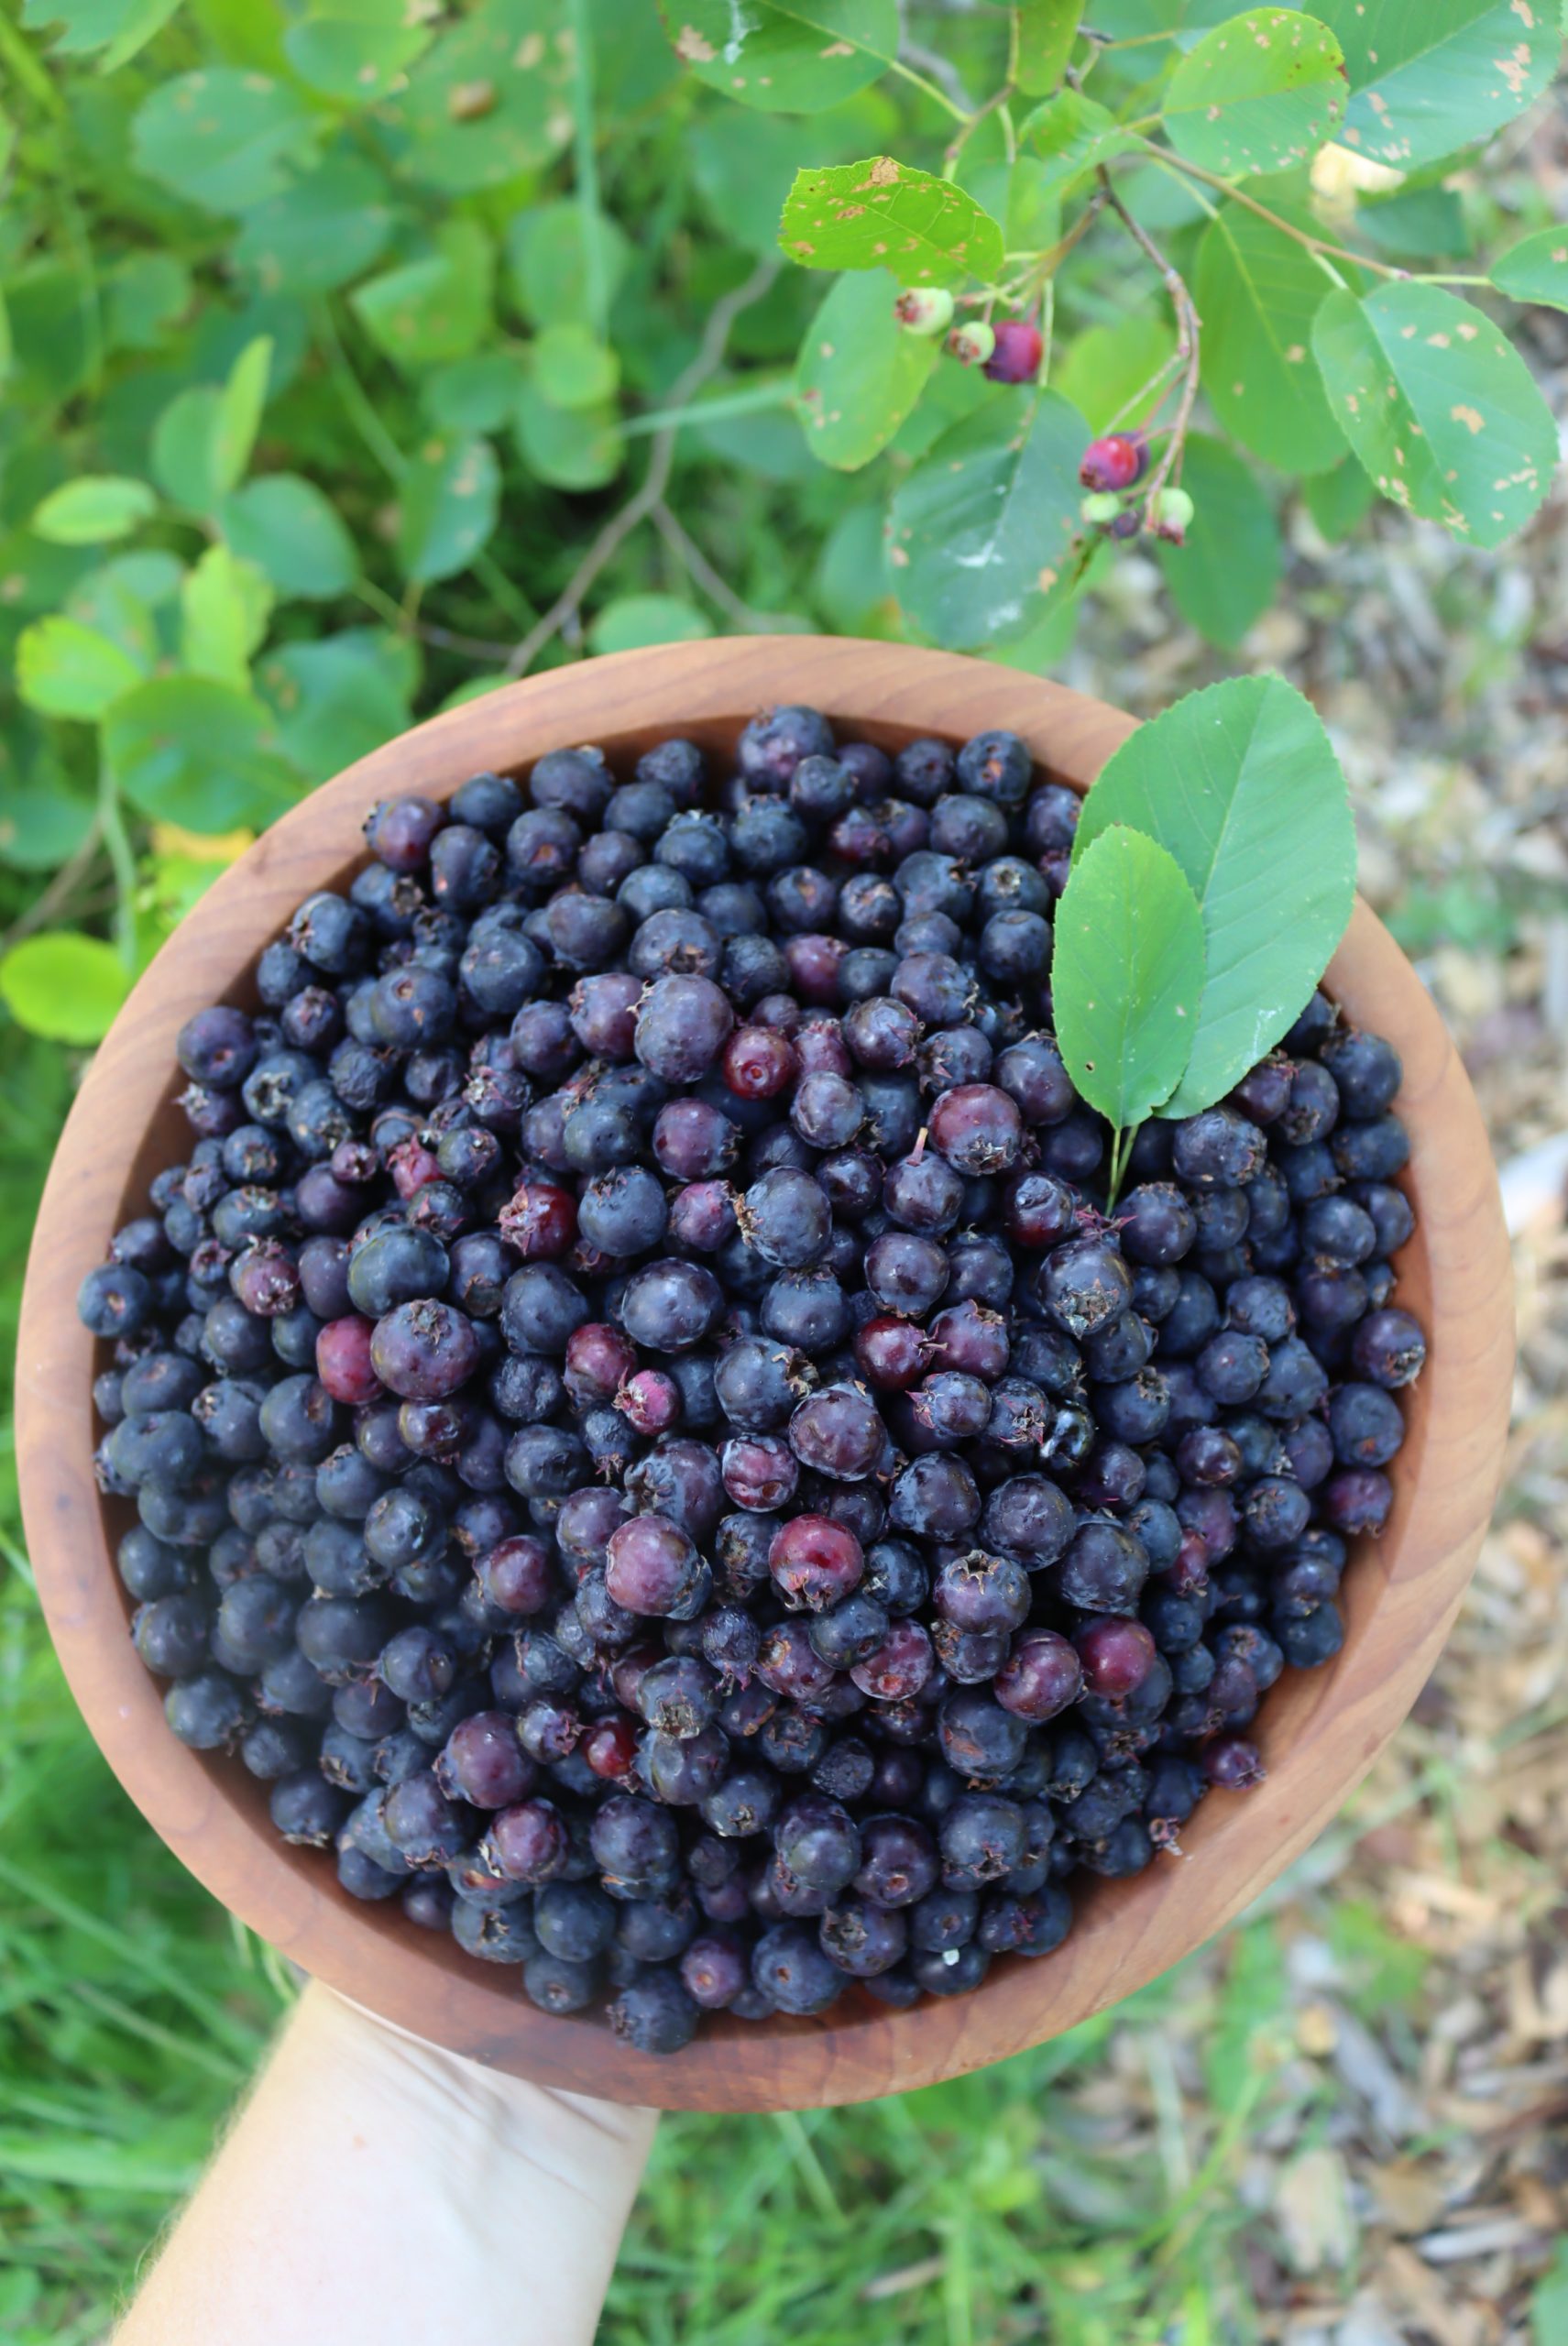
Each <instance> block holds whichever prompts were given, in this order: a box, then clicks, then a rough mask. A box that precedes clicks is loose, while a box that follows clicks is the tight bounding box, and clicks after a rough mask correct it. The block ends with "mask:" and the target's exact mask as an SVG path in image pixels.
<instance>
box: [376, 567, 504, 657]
mask: <svg viewBox="0 0 1568 2346" xmlns="http://www.w3.org/2000/svg"><path fill="white" fill-rule="evenodd" d="M354 592H355V593H356V595H357V596H358V597H359V599H360V601H361V602H362V603H365V604H367V606H368V607H369V608H370V609H371V610H373V611H375V612H376V613H377V614H378V617H380V618H381V619H386V620H387V621H388V622H389V625H390V626H392V627H394V628H397V629H399V630H401V631H403V632H405V633H407V632H409V631H410V630H409V621H408V616H407V614H406V613H405V612H404V610H403V608H402V607H401V605H400V604H399V603H398V602H396V601H395V600H394V599H393V597H391V596H390V595H388V594H384V593H383V592H382V590H381V588H380V587H379V586H377V584H376V582H375V580H374V579H373V578H361V579H359V580H357V581H356V585H355V588H354ZM411 632H412V633H413V634H415V635H417V636H418V638H419V640H420V641H421V642H422V643H430V644H433V645H434V647H435V649H436V650H437V651H438V652H457V653H459V654H460V655H461V656H462V657H463V658H465V659H468V660H505V659H508V658H510V654H511V645H510V643H495V642H492V641H490V639H489V638H488V636H483V635H463V634H460V633H459V632H458V630H456V629H455V628H450V627H439V626H437V625H436V623H435V621H434V620H433V619H416V620H415V621H414V623H413V627H412V630H411Z"/></svg>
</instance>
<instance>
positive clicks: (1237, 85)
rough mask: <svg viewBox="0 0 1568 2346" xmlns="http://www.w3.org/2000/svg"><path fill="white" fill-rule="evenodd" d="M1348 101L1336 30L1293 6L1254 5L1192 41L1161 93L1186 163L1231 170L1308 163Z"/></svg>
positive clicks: (1168, 128)
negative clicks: (1187, 160)
mask: <svg viewBox="0 0 1568 2346" xmlns="http://www.w3.org/2000/svg"><path fill="white" fill-rule="evenodd" d="M1344 105H1345V84H1344V71H1343V58H1342V56H1341V53H1340V45H1339V43H1338V41H1337V40H1336V39H1335V38H1334V37H1333V35H1332V33H1331V32H1330V31H1328V29H1327V28H1326V27H1324V26H1322V25H1321V24H1320V23H1319V22H1318V21H1317V19H1316V17H1315V16H1301V15H1300V14H1299V12H1298V11H1297V10H1296V9H1294V8H1253V9H1249V10H1248V11H1247V13H1246V15H1245V16H1232V17H1231V18H1230V19H1229V21H1228V22H1227V23H1225V24H1223V25H1216V26H1215V27H1214V29H1213V30H1212V32H1208V33H1205V34H1204V35H1203V37H1202V38H1201V40H1200V41H1198V42H1197V43H1196V45H1195V46H1194V47H1193V48H1192V49H1189V51H1188V53H1187V55H1186V56H1185V57H1184V58H1183V59H1182V60H1181V62H1180V63H1179V65H1178V67H1177V69H1176V71H1175V72H1174V73H1173V74H1172V75H1171V77H1170V84H1169V87H1168V89H1167V91H1166V93H1165V127H1166V131H1167V134H1168V137H1169V139H1170V143H1171V145H1172V146H1173V147H1174V148H1176V149H1177V150H1178V152H1179V153H1180V154H1183V155H1185V156H1186V157H1187V158H1188V159H1189V161H1190V162H1193V163H1200V164H1201V165H1202V167H1203V169H1204V170H1208V171H1218V172H1220V173H1221V174H1222V176H1223V177H1224V178H1227V179H1230V178H1234V177H1236V176H1239V175H1253V174H1256V173H1259V172H1264V171H1284V170H1289V168H1290V166H1291V165H1292V164H1293V163H1302V162H1305V161H1306V160H1307V159H1308V157H1309V156H1310V155H1314V154H1316V152H1317V150H1318V148H1320V147H1321V145H1322V144H1323V142H1324V140H1325V139H1327V138H1332V137H1333V134H1334V129H1335V126H1336V125H1337V124H1338V122H1339V120H1340V118H1341V116H1342V115H1343V113H1344Z"/></svg>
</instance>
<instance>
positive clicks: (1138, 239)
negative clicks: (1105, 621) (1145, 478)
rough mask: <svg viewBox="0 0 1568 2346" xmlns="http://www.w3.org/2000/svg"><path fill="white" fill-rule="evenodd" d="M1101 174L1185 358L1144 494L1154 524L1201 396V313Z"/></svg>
mask: <svg viewBox="0 0 1568 2346" xmlns="http://www.w3.org/2000/svg"><path fill="white" fill-rule="evenodd" d="M1099 176H1100V184H1101V186H1102V189H1103V190H1104V192H1105V200H1106V202H1107V203H1109V205H1110V206H1111V209H1112V211H1113V212H1114V214H1116V217H1117V218H1118V219H1119V220H1120V221H1121V223H1122V225H1123V227H1124V228H1125V230H1126V231H1127V234H1128V236H1131V238H1132V239H1133V242H1134V243H1135V245H1136V246H1137V247H1138V249H1139V251H1140V252H1141V253H1143V254H1144V255H1145V256H1146V258H1147V259H1149V260H1150V261H1151V262H1152V263H1153V264H1154V266H1155V268H1156V269H1158V271H1159V273H1160V277H1161V279H1162V280H1164V284H1165V290H1166V291H1167V292H1168V294H1169V295H1170V299H1171V302H1172V305H1173V307H1174V308H1175V311H1176V355H1177V356H1178V358H1179V359H1182V360H1184V361H1185V362H1186V370H1187V371H1186V373H1185V375H1184V376H1183V378H1182V384H1181V396H1180V398H1179V400H1178V401H1177V403H1176V413H1175V415H1174V417H1173V418H1172V420H1171V426H1170V437H1169V439H1168V441H1167V442H1166V444H1165V452H1164V454H1163V455H1161V457H1160V460H1159V462H1158V464H1157V466H1155V468H1154V472H1153V474H1152V475H1151V477H1150V479H1149V485H1148V488H1147V489H1146V491H1145V494H1144V520H1145V523H1146V526H1148V527H1150V528H1152V527H1153V526H1154V524H1155V522H1156V521H1157V518H1158V510H1159V493H1160V491H1161V489H1162V488H1164V487H1165V485H1166V482H1167V481H1168V479H1169V478H1170V476H1171V474H1172V472H1173V471H1174V470H1175V469H1176V467H1177V466H1179V464H1180V462H1181V452H1182V449H1183V448H1184V447H1185V446H1186V444H1187V427H1188V424H1189V423H1190V422H1191V419H1192V410H1193V407H1194V405H1195V404H1196V401H1197V398H1198V360H1199V336H1200V334H1201V327H1202V321H1201V319H1200V317H1199V315H1198V312H1197V309H1196V307H1195V305H1194V303H1193V300H1192V296H1191V294H1190V292H1189V291H1188V290H1187V280H1186V279H1185V278H1184V277H1183V276H1182V274H1181V272H1180V270H1179V269H1175V268H1173V267H1172V266H1171V264H1170V262H1169V261H1168V260H1167V258H1166V257H1165V255H1164V254H1163V253H1162V252H1161V250H1160V248H1159V247H1158V246H1157V244H1156V243H1155V240H1154V238H1153V237H1152V236H1150V235H1149V232H1148V230H1147V229H1146V228H1145V227H1144V226H1142V225H1141V224H1140V223H1139V222H1138V221H1136V220H1135V219H1134V217H1133V215H1132V214H1131V213H1130V212H1129V211H1128V209H1127V207H1126V205H1125V204H1124V203H1123V201H1122V199H1121V197H1120V196H1119V195H1118V194H1117V192H1116V191H1115V189H1114V188H1113V186H1112V184H1111V174H1110V172H1109V171H1108V170H1106V168H1105V166H1104V164H1103V163H1102V164H1101V166H1100V174H1099Z"/></svg>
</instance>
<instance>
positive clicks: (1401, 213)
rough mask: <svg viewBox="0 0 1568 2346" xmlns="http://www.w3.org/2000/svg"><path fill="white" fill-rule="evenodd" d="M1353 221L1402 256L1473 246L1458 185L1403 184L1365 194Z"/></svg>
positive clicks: (1450, 254) (1443, 256)
mask: <svg viewBox="0 0 1568 2346" xmlns="http://www.w3.org/2000/svg"><path fill="white" fill-rule="evenodd" d="M1355 225H1356V227H1357V229H1358V230H1359V231H1360V234H1361V236H1362V238H1363V240H1364V241H1365V243H1367V244H1369V245H1373V246H1375V247H1376V249H1377V250H1378V251H1379V252H1383V253H1398V254H1400V255H1401V256H1402V257H1404V258H1413V259H1416V260H1449V259H1453V258H1459V257H1461V256H1463V255H1466V254H1468V253H1470V252H1471V251H1473V250H1474V247H1473V245H1472V242H1471V237H1470V228H1469V224H1468V222H1467V221H1466V219H1465V216H1464V201H1463V199H1462V198H1461V196H1460V194H1459V192H1458V190H1457V189H1456V188H1452V187H1435V186H1434V187H1402V188H1398V189H1396V191H1395V192H1394V193H1393V194H1392V195H1379V196H1373V197H1371V198H1369V199H1368V198H1365V197H1364V198H1363V199H1362V201H1361V202H1360V203H1358V204H1357V206H1356V213H1355ZM1353 282H1354V273H1353Z"/></svg>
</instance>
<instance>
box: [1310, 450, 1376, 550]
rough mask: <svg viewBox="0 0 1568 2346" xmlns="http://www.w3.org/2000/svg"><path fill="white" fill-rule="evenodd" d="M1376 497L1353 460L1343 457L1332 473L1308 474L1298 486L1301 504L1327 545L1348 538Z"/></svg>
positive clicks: (1369, 482) (1359, 467) (1366, 478)
mask: <svg viewBox="0 0 1568 2346" xmlns="http://www.w3.org/2000/svg"><path fill="white" fill-rule="evenodd" d="M1376 494H1377V491H1376V488H1374V487H1373V485H1372V483H1371V481H1370V480H1369V478H1368V477H1367V476H1366V474H1365V472H1364V471H1363V470H1362V467H1361V466H1359V465H1358V464H1357V463H1356V461H1355V458H1354V456H1343V457H1342V458H1341V460H1340V462H1339V463H1338V464H1337V465H1335V466H1334V467H1333V469H1332V472H1326V473H1309V474H1308V476H1307V477H1306V479H1305V480H1304V481H1303V482H1302V483H1301V501H1302V503H1303V504H1304V505H1305V506H1306V509H1307V510H1308V512H1309V513H1310V515H1311V517H1312V520H1313V521H1314V522H1315V523H1316V525H1317V529H1318V532H1319V534H1320V536H1321V537H1324V538H1326V539H1327V540H1328V543H1329V544H1330V545H1337V544H1338V543H1339V542H1340V540H1341V539H1342V538H1348V537H1349V535H1350V533H1351V532H1352V531H1353V530H1354V528H1355V526H1356V524H1357V522H1358V521H1362V520H1363V519H1364V517H1365V514H1366V512H1367V510H1368V508H1369V507H1370V506H1371V504H1372V500H1373V499H1374V498H1375V497H1376Z"/></svg>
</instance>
